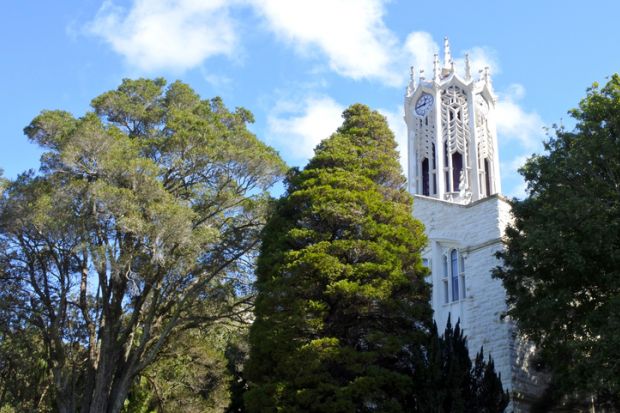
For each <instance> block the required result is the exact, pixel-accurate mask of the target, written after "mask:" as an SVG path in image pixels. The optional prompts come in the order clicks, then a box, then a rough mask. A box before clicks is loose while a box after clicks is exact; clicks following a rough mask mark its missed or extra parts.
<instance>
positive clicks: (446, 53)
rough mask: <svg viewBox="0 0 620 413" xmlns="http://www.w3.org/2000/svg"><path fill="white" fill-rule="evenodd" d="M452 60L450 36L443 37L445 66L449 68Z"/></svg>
mask: <svg viewBox="0 0 620 413" xmlns="http://www.w3.org/2000/svg"><path fill="white" fill-rule="evenodd" d="M450 62H452V54H450V41H449V40H448V37H447V36H446V37H444V38H443V66H444V67H445V68H448V67H450V66H448V65H449V64H450Z"/></svg>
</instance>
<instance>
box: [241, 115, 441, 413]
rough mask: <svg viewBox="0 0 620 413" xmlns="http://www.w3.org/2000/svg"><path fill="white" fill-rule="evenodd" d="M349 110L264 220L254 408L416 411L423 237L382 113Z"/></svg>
mask: <svg viewBox="0 0 620 413" xmlns="http://www.w3.org/2000/svg"><path fill="white" fill-rule="evenodd" d="M343 117H344V123H343V125H342V126H341V127H340V128H339V129H338V130H337V132H336V133H335V134H333V135H332V136H331V137H330V138H329V139H327V140H325V141H323V142H322V143H321V144H320V145H319V146H318V147H317V149H316V151H315V156H314V158H313V159H312V160H311V161H310V163H309V164H308V165H307V166H306V168H305V169H304V170H303V171H300V172H299V171H293V172H292V173H291V174H290V176H289V180H288V188H287V191H286V194H285V195H284V197H283V198H282V199H281V200H280V201H279V202H278V205H277V212H276V213H275V215H274V216H273V217H272V218H271V220H270V222H269V223H268V225H267V227H266V229H265V231H264V237H263V246H262V252H261V256H260V258H259V262H258V269H257V288H258V298H257V300H256V321H255V323H254V325H253V326H252V329H251V332H250V344H251V350H250V362H249V365H248V375H249V381H250V390H249V392H248V393H247V394H246V407H247V408H248V411H250V412H276V411H281V412H287V413H294V412H306V413H311V412H330V413H338V412H343V413H344V412H415V411H419V406H418V403H419V399H420V397H421V396H420V394H419V393H420V392H421V391H422V389H423V388H424V383H425V380H426V378H425V374H424V369H425V367H424V364H425V362H424V359H425V354H424V351H423V346H424V343H425V342H426V341H427V340H428V334H429V331H430V328H431V324H432V323H431V316H432V310H431V308H430V304H429V290H430V287H429V285H428V284H427V283H426V282H425V281H424V277H425V276H426V275H427V270H426V269H425V268H424V266H423V265H422V262H421V257H420V251H421V249H422V248H423V247H424V245H425V242H426V238H425V236H424V234H423V227H422V225H421V224H420V223H419V222H418V221H417V220H415V219H414V218H413V217H412V215H411V207H412V199H411V196H410V195H409V194H408V193H407V192H406V190H405V185H404V183H405V179H404V177H403V176H402V174H401V170H400V166H399V164H398V160H397V159H398V154H397V152H396V143H395V141H394V137H393V135H392V133H391V131H390V130H389V129H388V126H387V123H386V121H385V118H384V117H383V116H381V115H380V114H378V113H377V112H374V111H371V110H370V109H369V108H368V107H366V106H363V105H359V104H357V105H353V106H351V107H349V108H348V109H347V110H346V111H345V112H344V114H343Z"/></svg>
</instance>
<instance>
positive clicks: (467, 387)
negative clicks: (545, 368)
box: [420, 320, 509, 413]
mask: <svg viewBox="0 0 620 413" xmlns="http://www.w3.org/2000/svg"><path fill="white" fill-rule="evenodd" d="M459 324H460V322H457V323H456V326H455V327H454V328H453V327H452V324H451V323H450V320H448V324H447V326H446V329H445V332H444V334H443V335H442V336H441V337H440V336H438V334H437V326H436V325H433V330H432V334H431V341H430V345H429V346H428V354H429V358H428V364H427V369H428V370H427V382H426V385H427V386H428V387H427V388H426V391H425V392H424V395H425V399H424V401H423V405H422V408H421V409H420V410H421V411H424V412H429V413H430V412H433V413H502V412H504V410H505V409H506V407H507V406H508V402H509V395H508V393H507V392H505V391H504V389H503V387H502V381H501V377H500V376H498V375H497V374H496V372H495V365H494V363H493V360H492V359H491V358H490V357H489V359H488V361H485V360H484V351H483V349H482V348H481V349H480V351H479V352H478V354H477V355H476V359H475V361H474V363H473V364H472V362H471V359H470V358H469V351H468V349H467V339H466V337H465V336H464V335H463V330H461V328H460V325H459Z"/></svg>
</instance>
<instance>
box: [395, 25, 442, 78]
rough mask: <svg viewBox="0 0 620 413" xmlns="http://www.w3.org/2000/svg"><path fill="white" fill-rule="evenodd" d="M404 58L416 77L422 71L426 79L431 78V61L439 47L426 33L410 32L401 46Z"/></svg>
mask: <svg viewBox="0 0 620 413" xmlns="http://www.w3.org/2000/svg"><path fill="white" fill-rule="evenodd" d="M403 53H404V58H405V59H406V60H407V62H408V63H409V64H410V65H413V67H414V69H415V71H416V75H417V74H418V73H419V72H420V70H424V76H425V77H426V78H427V79H430V78H432V77H433V59H434V56H435V54H436V53H439V46H438V45H437V43H436V42H435V41H434V40H433V36H431V35H430V33H426V32H411V33H410V34H409V35H408V36H407V39H406V40H405V43H404V45H403Z"/></svg>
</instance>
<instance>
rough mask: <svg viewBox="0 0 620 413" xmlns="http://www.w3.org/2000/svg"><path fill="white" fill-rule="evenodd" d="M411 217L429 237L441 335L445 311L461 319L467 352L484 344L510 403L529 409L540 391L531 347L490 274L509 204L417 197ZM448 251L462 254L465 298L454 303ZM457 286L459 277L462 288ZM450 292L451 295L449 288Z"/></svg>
mask: <svg viewBox="0 0 620 413" xmlns="http://www.w3.org/2000/svg"><path fill="white" fill-rule="evenodd" d="M413 215H414V216H415V217H416V218H418V219H419V220H421V221H422V222H423V223H424V225H425V227H426V234H427V236H428V238H429V246H428V248H427V250H426V251H425V254H424V256H425V258H427V259H429V260H430V266H431V272H432V275H431V277H432V278H431V280H432V283H433V296H432V306H433V310H434V311H435V320H436V321H437V326H438V328H439V331H440V333H441V332H442V331H443V329H444V328H445V325H446V322H447V320H448V315H451V319H452V324H453V325H454V324H455V323H456V321H457V320H458V319H460V320H461V327H462V328H463V330H464V332H465V334H466V335H467V338H468V345H469V351H470V356H471V357H472V358H473V357H475V355H476V353H477V352H478V351H479V350H480V347H481V346H483V348H484V352H485V357H488V355H489V354H490V355H491V357H493V360H494V362H495V368H496V370H497V371H498V372H499V373H500V374H501V376H502V381H503V383H504V387H505V388H507V389H508V390H510V391H511V392H512V393H513V394H512V398H513V400H514V403H512V406H511V407H512V408H514V411H527V410H528V409H527V404H528V403H527V402H526V400H529V399H531V398H532V397H534V396H535V395H536V394H538V393H539V392H540V389H541V385H540V384H539V382H540V380H539V378H537V377H535V376H533V375H532V369H531V366H530V363H531V358H532V353H533V348H532V346H531V345H529V344H528V343H526V342H524V341H523V340H519V339H518V338H517V336H516V331H515V328H514V325H513V324H512V322H511V321H510V320H509V319H508V318H507V317H506V316H505V312H506V309H507V308H506V294H505V291H504V289H503V287H502V284H501V281H499V280H496V279H493V278H492V277H491V271H492V270H493V268H495V267H497V266H498V265H500V264H501V262H500V261H499V260H498V259H497V258H496V257H495V253H496V252H497V251H499V250H500V249H501V248H503V246H502V241H501V240H502V237H503V235H504V229H505V228H506V226H507V225H508V224H509V222H510V220H511V215H510V205H509V204H508V203H507V202H506V200H505V199H504V198H502V197H501V196H498V195H493V196H490V197H487V198H483V199H481V200H479V201H476V202H473V203H470V204H466V205H461V204H456V203H453V202H448V201H442V200H439V199H436V198H430V197H425V196H420V195H415V196H414V207H413ZM452 249H456V250H457V251H458V253H459V254H462V255H463V258H464V260H463V262H464V264H465V265H464V267H465V270H464V274H465V296H464V297H463V296H462V295H460V297H459V299H458V300H456V301H454V300H452V296H451V295H450V296H449V300H448V301H449V302H446V297H445V291H444V288H445V286H444V282H445V278H444V269H443V255H444V254H446V253H447V254H449V252H450V251H451V250H452ZM461 284H462V282H461V281H459V287H460V288H462V285H461ZM448 290H449V291H448V292H449V293H451V286H449V288H448ZM459 294H462V291H460V292H459ZM523 402H526V403H525V404H524V403H523ZM510 410H512V409H510ZM510 410H509V411H510Z"/></svg>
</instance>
